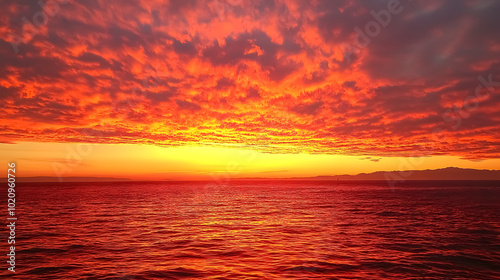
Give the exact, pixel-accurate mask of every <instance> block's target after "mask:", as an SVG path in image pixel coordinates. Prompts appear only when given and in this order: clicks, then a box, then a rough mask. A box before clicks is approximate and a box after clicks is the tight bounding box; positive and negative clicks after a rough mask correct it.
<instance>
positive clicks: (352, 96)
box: [0, 0, 500, 159]
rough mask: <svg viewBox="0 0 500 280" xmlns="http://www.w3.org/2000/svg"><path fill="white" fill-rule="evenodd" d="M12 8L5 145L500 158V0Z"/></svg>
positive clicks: (1, 79)
mask: <svg viewBox="0 0 500 280" xmlns="http://www.w3.org/2000/svg"><path fill="white" fill-rule="evenodd" d="M40 3H42V4H43V3H46V5H45V6H43V7H42V6H41V5H40ZM3 6H4V8H3V9H2V11H0V15H1V16H0V58H1V59H0V101H1V105H0V119H1V120H2V122H1V123H2V124H0V127H1V130H0V142H16V141H41V142H49V141H56V142H65V141H77V142H81V141H82V142H101V143H150V144H157V145H193V144H200V143H201V144H204V145H235V146H246V147H254V148H255V149H261V150H264V151H266V152H273V153H281V152H307V153H325V154H350V155H370V156H375V157H376V156H414V155H444V154H446V155H458V156H461V157H464V158H469V159H480V158H498V157H499V155H500V140H499V136H500V122H499V121H500V115H499V113H498V112H499V111H500V91H499V89H500V83H499V82H500V59H499V58H500V37H499V36H497V35H498V34H497V33H498V26H500V18H499V17H498V12H500V2H498V1H460V2H456V1H438V2H432V3H415V1H413V2H411V1H401V2H398V1H395V0H390V1H367V0H357V1H329V0H316V1H301V0H296V1H273V0H261V1H242V0H214V1H194V0H183V1H177V0H171V1H169V2H166V3H165V1H136V0H126V1H124V0H120V1H114V0H110V1H99V0H86V1H77V0H75V1H62V0H61V1H55V0H49V1H41V2H35V1H28V0H24V1H8V2H7V3H5V4H4V5H3ZM478 77H480V78H478Z"/></svg>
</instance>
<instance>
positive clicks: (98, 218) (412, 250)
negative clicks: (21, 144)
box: [0, 180, 500, 279]
mask: <svg viewBox="0 0 500 280" xmlns="http://www.w3.org/2000/svg"><path fill="white" fill-rule="evenodd" d="M499 183H500V182H492V181H476V182H473V181H470V182H456V181H407V182H404V183H402V184H399V185H396V186H395V187H394V188H390V187H389V186H388V185H387V183H386V182H346V181H344V182H342V181H236V180H233V181H230V182H228V183H225V184H216V183H214V182H139V183H138V182H126V183H118V182H114V183H52V184H51V183H39V184H34V183H25V184H18V186H17V187H16V188H17V190H16V211H17V212H16V216H17V217H18V220H17V221H16V244H15V247H16V272H15V273H12V272H10V271H8V270H7V268H8V266H9V265H8V264H7V263H6V261H7V260H8V257H7V256H6V254H7V253H8V248H9V246H10V245H8V244H7V235H8V229H7V228H4V230H2V232H1V234H2V240H4V241H3V242H2V244H3V245H0V246H3V248H4V249H2V251H3V252H4V253H3V254H2V255H3V256H4V259H5V260H4V261H2V263H3V266H4V269H2V272H0V274H1V275H0V278H2V279H7V278H8V279H195V278H196V279H500V184H499ZM5 193H6V192H5ZM5 202H6V199H5ZM5 205H6V204H5ZM5 208H6V207H5ZM6 223H7V222H6Z"/></svg>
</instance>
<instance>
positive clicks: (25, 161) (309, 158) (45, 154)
mask: <svg viewBox="0 0 500 280" xmlns="http://www.w3.org/2000/svg"><path fill="white" fill-rule="evenodd" d="M0 152H1V154H2V156H1V160H2V162H8V161H12V160H16V161H17V166H18V172H19V173H18V174H19V175H20V176H22V177H32V176H50V177H59V176H60V177H119V178H128V179H132V180H205V179H214V180H217V179H220V178H245V177H259V178H290V177H308V176H321V175H343V174H351V175H354V174H358V173H370V172H375V171H389V170H407V169H412V170H413V169H415V170H423V169H437V168H442V167H446V166H455V167H461V168H476V169H500V159H488V160H483V161H470V160H464V159H460V158H458V157H456V156H431V157H421V158H401V157H376V158H367V157H365V156H347V155H325V154H304V153H301V154H270V153H262V152H256V151H253V150H248V149H247V150H245V149H237V148H221V147H203V146H183V147H159V146H154V145H137V144H89V143H33V142H21V143H17V144H0ZM443 162H445V163H446V165H445V166H443ZM408 163H410V164H408ZM2 164H3V163H2Z"/></svg>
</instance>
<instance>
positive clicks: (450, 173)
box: [308, 167, 500, 180]
mask: <svg viewBox="0 0 500 280" xmlns="http://www.w3.org/2000/svg"><path fill="white" fill-rule="evenodd" d="M308 179H315V180H337V179H338V180H402V179H403V180H500V170H486V169H464V168H457V167H447V168H442V169H434V170H430V169H427V170H408V171H399V170H396V171H378V172H373V173H360V174H357V175H337V176H317V177H310V178H308Z"/></svg>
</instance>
